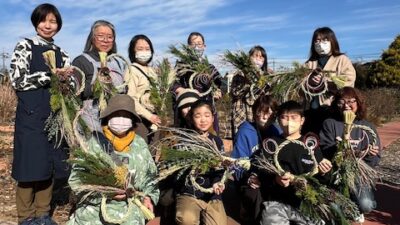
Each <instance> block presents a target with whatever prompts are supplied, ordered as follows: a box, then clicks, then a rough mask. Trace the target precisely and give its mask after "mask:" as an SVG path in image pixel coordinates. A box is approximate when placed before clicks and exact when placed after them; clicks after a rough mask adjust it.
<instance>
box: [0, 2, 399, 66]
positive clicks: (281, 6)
mask: <svg viewBox="0 0 400 225" xmlns="http://www.w3.org/2000/svg"><path fill="white" fill-rule="evenodd" d="M48 2H50V3H53V4H55V5H56V6H57V7H58V9H59V10H60V12H61V14H62V17H63V28H62V30H61V31H60V32H59V33H58V34H57V35H56V36H55V41H56V44H58V45H59V46H61V47H62V48H63V49H65V50H66V51H67V52H69V54H70V56H71V57H72V58H74V57H76V56H77V55H79V54H80V53H81V52H82V49H83V46H84V44H85V41H86V37H87V35H88V33H89V29H90V26H91V24H92V23H93V22H94V21H95V20H97V19H105V20H108V21H110V22H112V23H113V24H114V25H115V26H116V29H117V46H118V52H119V53H120V54H122V55H124V56H127V55H128V54H127V48H128V44H129V41H130V39H131V38H132V37H133V36H134V35H136V34H145V35H147V36H148V37H150V39H151V40H152V42H153V45H154V47H155V51H156V58H157V59H160V58H161V57H170V56H169V55H168V54H167V48H168V45H170V44H178V43H184V42H186V39H187V35H188V34H189V33H190V32H192V31H199V32H201V33H203V34H204V35H205V38H206V44H207V50H206V54H207V55H208V56H209V58H210V61H211V62H212V63H214V64H216V65H217V67H218V66H219V67H221V68H224V64H223V62H222V61H221V55H222V54H223V52H224V51H225V50H226V49H230V50H238V49H243V50H245V51H248V50H249V49H250V48H251V47H252V46H254V45H257V44H259V45H261V46H263V47H264V48H265V49H266V50H267V53H268V58H269V65H270V67H271V68H272V67H274V65H275V68H276V69H277V68H278V67H279V66H287V65H290V63H291V62H292V61H299V62H304V61H305V60H306V58H307V57H308V53H309V48H310V42H311V36H312V33H313V31H314V30H315V29H316V28H318V27H321V26H329V27H331V28H332V29H333V30H334V31H335V33H336V36H337V38H338V40H339V43H340V47H341V50H342V52H345V53H346V54H347V55H348V56H349V57H350V58H351V59H352V60H353V61H363V62H365V61H368V60H371V59H376V58H378V57H379V56H380V54H381V53H382V51H383V50H384V49H386V48H387V47H388V45H389V44H390V43H391V42H392V41H393V40H394V38H395V37H396V35H398V34H400V30H399V21H400V1H397V0H388V1H386V0H336V1H314V0H310V1H306V0H304V1H295V0H286V1H284V0H281V1H278V0H276V1H273V0H57V1H48ZM40 3H43V1H38V0H1V2H0V33H1V35H0V50H1V51H2V50H3V49H4V50H5V51H6V52H8V53H10V54H11V53H12V51H13V48H14V47H15V44H16V43H17V42H18V40H20V39H21V38H24V37H30V36H33V35H34V34H35V31H34V28H33V27H32V25H31V22H30V14H31V12H32V10H33V9H34V8H35V6H36V5H38V4H40ZM273 62H275V64H273ZM6 63H7V65H8V64H9V60H7V61H6ZM225 68H226V67H225ZM222 70H223V69H222Z"/></svg>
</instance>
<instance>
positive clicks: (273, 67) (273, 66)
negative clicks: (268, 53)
mask: <svg viewBox="0 0 400 225" xmlns="http://www.w3.org/2000/svg"><path fill="white" fill-rule="evenodd" d="M272 71H274V72H275V58H272Z"/></svg>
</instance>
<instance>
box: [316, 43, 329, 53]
mask: <svg viewBox="0 0 400 225" xmlns="http://www.w3.org/2000/svg"><path fill="white" fill-rule="evenodd" d="M314 48H315V51H317V53H318V54H320V55H328V54H329V53H331V42H330V41H321V42H318V43H315V44H314Z"/></svg>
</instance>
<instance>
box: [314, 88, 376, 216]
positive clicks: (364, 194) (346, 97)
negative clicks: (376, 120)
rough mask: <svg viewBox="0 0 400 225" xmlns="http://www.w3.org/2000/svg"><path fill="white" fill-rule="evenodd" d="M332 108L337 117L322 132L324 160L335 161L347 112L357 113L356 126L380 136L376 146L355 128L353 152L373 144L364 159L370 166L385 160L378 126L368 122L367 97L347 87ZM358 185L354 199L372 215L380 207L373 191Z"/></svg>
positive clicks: (359, 151)
mask: <svg viewBox="0 0 400 225" xmlns="http://www.w3.org/2000/svg"><path fill="white" fill-rule="evenodd" d="M332 108H333V109H334V117H333V118H330V119H327V120H325V121H324V123H323V125H322V130H321V132H320V138H321V140H320V147H321V150H322V154H323V155H324V157H325V158H327V159H329V160H332V159H333V157H334V155H335V153H336V151H337V150H338V147H337V139H338V138H342V139H343V138H344V121H343V112H345V111H352V112H353V113H355V114H356V118H355V120H354V122H353V124H355V125H363V126H367V127H369V128H371V129H372V130H373V131H374V132H375V134H376V143H375V142H374V141H373V137H372V135H371V134H368V133H365V132H363V131H362V130H361V129H359V128H354V129H352V130H351V133H350V139H351V140H350V143H351V145H352V149H354V150H355V153H356V154H357V153H362V151H364V150H366V149H367V148H368V147H369V145H371V147H370V149H369V151H368V153H367V154H366V155H365V157H363V160H364V162H365V163H367V164H368V165H369V166H370V167H375V166H377V165H378V163H379V160H380V158H381V156H380V151H381V149H382V148H381V144H380V139H379V136H378V133H377V132H376V129H375V126H374V125H373V124H371V123H369V122H368V121H366V120H365V118H366V116H367V111H366V110H367V107H366V105H365V102H364V98H363V96H362V95H361V94H360V93H359V91H358V90H357V89H355V88H352V87H344V88H343V89H341V90H339V91H338V92H337V94H336V95H335V100H334V101H333V102H332ZM356 185H357V186H358V189H357V190H356V192H357V193H352V198H353V200H354V201H355V202H356V203H357V205H358V207H359V209H360V211H361V213H368V212H371V211H372V210H373V209H374V208H375V207H376V202H375V200H374V195H373V192H372V190H371V189H370V188H369V187H364V186H362V185H358V184H356ZM360 221H362V219H361V220H360Z"/></svg>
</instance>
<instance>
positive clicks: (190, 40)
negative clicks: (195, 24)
mask: <svg viewBox="0 0 400 225" xmlns="http://www.w3.org/2000/svg"><path fill="white" fill-rule="evenodd" d="M193 36H199V37H201V40H203V43H204V44H206V41H205V40H204V36H203V35H202V34H201V33H199V32H196V31H195V32H192V33H190V34H189V36H188V39H187V44H188V45H191V44H192V37H193Z"/></svg>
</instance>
